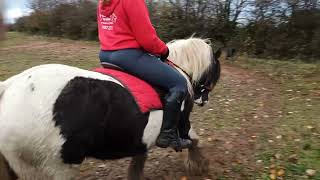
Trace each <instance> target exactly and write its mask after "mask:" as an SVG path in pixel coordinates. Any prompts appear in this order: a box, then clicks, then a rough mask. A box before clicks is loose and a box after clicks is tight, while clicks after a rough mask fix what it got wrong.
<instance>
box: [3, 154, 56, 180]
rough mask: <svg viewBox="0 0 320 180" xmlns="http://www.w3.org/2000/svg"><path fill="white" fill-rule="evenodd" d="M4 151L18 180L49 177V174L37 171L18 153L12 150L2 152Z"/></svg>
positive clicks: (38, 179) (36, 179) (40, 179)
mask: <svg viewBox="0 0 320 180" xmlns="http://www.w3.org/2000/svg"><path fill="white" fill-rule="evenodd" d="M3 153H5V158H6V159H7V161H8V162H9V164H10V168H12V169H13V171H14V172H15V173H16V175H17V176H18V179H19V180H31V179H32V180H43V179H50V178H49V176H46V175H44V174H43V173H41V172H39V170H37V169H36V168H35V167H33V166H31V165H29V164H28V163H26V162H25V161H24V160H23V159H21V158H20V156H19V154H18V153H14V152H7V153H6V152H3Z"/></svg>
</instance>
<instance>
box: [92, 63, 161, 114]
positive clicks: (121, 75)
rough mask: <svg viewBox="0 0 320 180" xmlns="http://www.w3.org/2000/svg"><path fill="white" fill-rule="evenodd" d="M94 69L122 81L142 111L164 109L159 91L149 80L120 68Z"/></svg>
mask: <svg viewBox="0 0 320 180" xmlns="http://www.w3.org/2000/svg"><path fill="white" fill-rule="evenodd" d="M94 71H95V72H99V73H102V74H105V75H108V76H111V77H113V78H115V79H117V80H118V81H119V82H121V84H123V85H124V86H125V87H126V88H127V89H128V90H129V92H130V93H131V95H132V96H133V97H134V99H135V101H136V102H137V105H138V106H139V108H140V110H141V112H142V113H146V112H150V111H151V110H156V109H162V102H161V100H160V97H159V95H158V93H157V92H156V91H155V90H154V89H153V87H152V86H151V85H150V84H148V83H147V82H145V81H143V80H141V79H139V78H137V77H135V76H133V75H130V74H128V73H125V72H122V71H118V70H113V69H107V68H96V69H95V70H94Z"/></svg>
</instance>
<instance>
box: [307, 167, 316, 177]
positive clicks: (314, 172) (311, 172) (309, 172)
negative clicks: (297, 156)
mask: <svg viewBox="0 0 320 180" xmlns="http://www.w3.org/2000/svg"><path fill="white" fill-rule="evenodd" d="M306 173H307V175H308V176H315V175H316V173H317V171H316V170H314V169H307V170H306Z"/></svg>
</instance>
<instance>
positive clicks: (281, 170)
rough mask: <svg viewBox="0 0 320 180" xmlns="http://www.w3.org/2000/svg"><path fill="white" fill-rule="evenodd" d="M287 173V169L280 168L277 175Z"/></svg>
mask: <svg viewBox="0 0 320 180" xmlns="http://www.w3.org/2000/svg"><path fill="white" fill-rule="evenodd" d="M284 174H285V171H284V170H283V169H280V170H279V171H278V172H277V175H278V176H283V175H284Z"/></svg>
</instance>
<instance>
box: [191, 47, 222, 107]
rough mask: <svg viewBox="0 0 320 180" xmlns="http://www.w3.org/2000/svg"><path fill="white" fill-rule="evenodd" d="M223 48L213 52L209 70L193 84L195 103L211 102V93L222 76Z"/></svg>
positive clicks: (200, 104)
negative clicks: (221, 56) (221, 60)
mask: <svg viewBox="0 0 320 180" xmlns="http://www.w3.org/2000/svg"><path fill="white" fill-rule="evenodd" d="M220 55H221V50H220V49H219V50H218V51H217V52H216V53H214V54H213V57H212V64H211V66H210V67H209V69H208V71H206V72H205V73H203V75H202V77H201V78H200V80H199V81H198V83H196V84H194V85H193V90H194V99H195V101H194V102H195V103H196V104H197V105H199V106H204V105H205V104H207V103H208V102H209V93H210V92H211V91H212V90H213V89H214V87H215V85H216V84H217V82H218V80H219V78H220V70H221V69H220V61H219V57H220Z"/></svg>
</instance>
